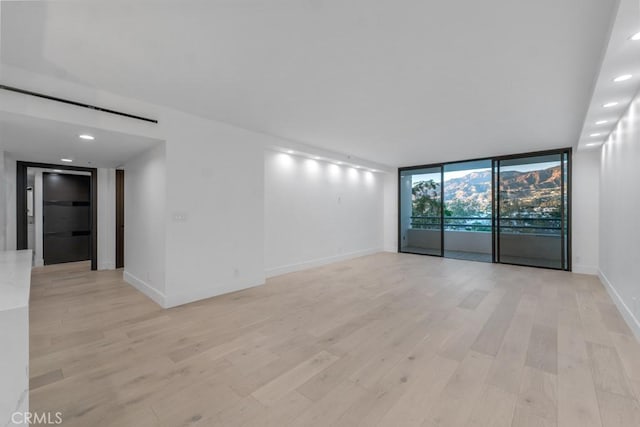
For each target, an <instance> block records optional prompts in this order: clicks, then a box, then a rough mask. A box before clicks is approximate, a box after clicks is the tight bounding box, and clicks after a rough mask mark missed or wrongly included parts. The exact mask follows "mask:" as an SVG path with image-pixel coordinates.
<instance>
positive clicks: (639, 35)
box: [629, 31, 640, 41]
mask: <svg viewBox="0 0 640 427" xmlns="http://www.w3.org/2000/svg"><path fill="white" fill-rule="evenodd" d="M629 40H633V41H638V40H640V31H639V32H637V33H635V34H634V35H632V36H631V37H629Z"/></svg>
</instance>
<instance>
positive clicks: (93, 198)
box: [16, 160, 98, 270]
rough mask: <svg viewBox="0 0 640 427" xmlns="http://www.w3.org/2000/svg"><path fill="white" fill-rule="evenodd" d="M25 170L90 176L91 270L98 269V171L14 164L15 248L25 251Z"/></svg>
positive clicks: (61, 166)
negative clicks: (64, 171) (47, 170)
mask: <svg viewBox="0 0 640 427" xmlns="http://www.w3.org/2000/svg"><path fill="white" fill-rule="evenodd" d="M27 168H41V169H60V170H67V171H79V172H89V173H90V174H91V194H90V202H91V245H90V246H91V248H90V249H91V270H97V269H98V169H96V168H85V167H81V166H72V165H56V164H52V163H36V162H25V161H20V160H19V161H17V162H16V240H17V241H16V248H17V249H18V250H22V249H27V248H28V246H29V244H28V236H29V232H28V220H27V196H26V193H25V191H24V189H25V188H26V187H27Z"/></svg>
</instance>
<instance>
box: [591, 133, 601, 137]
mask: <svg viewBox="0 0 640 427" xmlns="http://www.w3.org/2000/svg"><path fill="white" fill-rule="evenodd" d="M600 135H602V134H601V133H592V134H591V135H589V136H592V137H596V136H600Z"/></svg>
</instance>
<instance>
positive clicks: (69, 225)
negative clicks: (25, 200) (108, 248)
mask: <svg viewBox="0 0 640 427" xmlns="http://www.w3.org/2000/svg"><path fill="white" fill-rule="evenodd" d="M42 225H43V227H42V234H43V236H42V242H43V245H42V249H43V251H42V253H43V259H44V265H51V264H62V263H65V262H76V261H87V260H89V259H91V176H88V175H69V174H65V173H60V172H43V173H42Z"/></svg>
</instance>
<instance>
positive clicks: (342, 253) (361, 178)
mask: <svg viewBox="0 0 640 427" xmlns="http://www.w3.org/2000/svg"><path fill="white" fill-rule="evenodd" d="M264 165H265V166H264V189H265V190H264V191H265V193H264V206H265V211H264V224H265V243H264V253H265V270H266V275H267V277H271V276H275V275H278V274H283V273H287V272H291V271H296V270H301V269H304V268H308V267H312V266H317V265H322V264H326V263H330V262H334V261H337V260H341V259H347V258H351V257H356V256H361V255H365V254H370V253H373V252H379V251H381V250H382V249H383V241H384V237H383V221H384V215H383V208H384V194H385V193H384V191H385V188H384V186H385V180H384V174H380V173H372V172H369V171H362V170H357V169H354V168H351V167H343V166H339V165H336V164H333V163H329V162H324V161H316V160H313V159H310V158H305V157H300V156H295V155H289V154H286V153H281V152H276V151H272V150H266V151H265V154H264ZM255 220H256V221H260V220H261V217H259V216H257V217H256V218H255Z"/></svg>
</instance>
